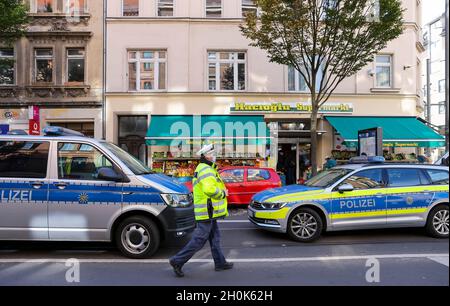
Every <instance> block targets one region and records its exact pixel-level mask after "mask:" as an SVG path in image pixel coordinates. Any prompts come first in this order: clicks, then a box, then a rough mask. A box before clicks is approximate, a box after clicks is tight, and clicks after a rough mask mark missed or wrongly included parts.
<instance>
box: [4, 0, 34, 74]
mask: <svg viewBox="0 0 450 306" xmlns="http://www.w3.org/2000/svg"><path fill="white" fill-rule="evenodd" d="M27 11H28V10H27V7H26V6H25V5H24V4H23V3H22V1H21V0H0V46H11V45H12V44H13V43H14V42H15V41H17V39H19V38H20V37H22V35H23V34H24V32H25V30H26V24H27V23H28V14H27ZM4 65H6V66H8V65H9V64H8V63H7V61H3V62H2V61H1V60H0V69H2V68H5V67H2V66H4ZM5 69H6V68H5Z"/></svg>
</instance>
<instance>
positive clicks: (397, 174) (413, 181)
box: [388, 169, 428, 187]
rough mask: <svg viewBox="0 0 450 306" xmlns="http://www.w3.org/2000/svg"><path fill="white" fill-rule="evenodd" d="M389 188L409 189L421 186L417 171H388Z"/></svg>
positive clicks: (419, 175)
mask: <svg viewBox="0 0 450 306" xmlns="http://www.w3.org/2000/svg"><path fill="white" fill-rule="evenodd" d="M388 178H389V187H409V186H418V185H422V180H421V174H420V171H419V170H417V169H388ZM423 183H428V182H425V181H424V182H423Z"/></svg>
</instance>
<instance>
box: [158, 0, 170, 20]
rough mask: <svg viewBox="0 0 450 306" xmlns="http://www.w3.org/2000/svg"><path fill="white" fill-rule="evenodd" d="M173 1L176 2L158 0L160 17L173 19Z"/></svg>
mask: <svg viewBox="0 0 450 306" xmlns="http://www.w3.org/2000/svg"><path fill="white" fill-rule="evenodd" d="M173 1H174V0H158V16H160V17H172V16H173Z"/></svg>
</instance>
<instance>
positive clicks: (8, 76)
mask: <svg viewBox="0 0 450 306" xmlns="http://www.w3.org/2000/svg"><path fill="white" fill-rule="evenodd" d="M14 84H15V66H14V49H0V85H14Z"/></svg>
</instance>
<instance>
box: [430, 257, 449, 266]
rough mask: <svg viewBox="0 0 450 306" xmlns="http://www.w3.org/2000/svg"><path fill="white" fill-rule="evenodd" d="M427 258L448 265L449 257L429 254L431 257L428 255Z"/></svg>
mask: <svg viewBox="0 0 450 306" xmlns="http://www.w3.org/2000/svg"><path fill="white" fill-rule="evenodd" d="M428 259H431V260H432V261H435V262H437V263H440V264H441V265H444V266H446V267H447V268H448V266H449V257H448V256H431V257H428Z"/></svg>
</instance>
